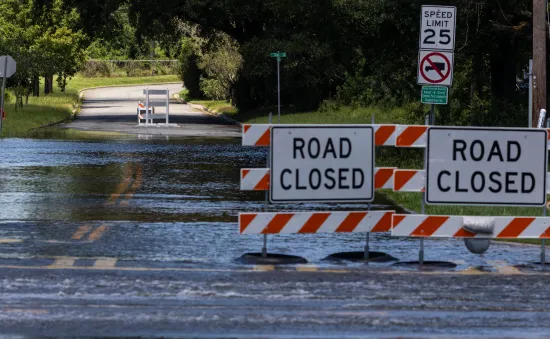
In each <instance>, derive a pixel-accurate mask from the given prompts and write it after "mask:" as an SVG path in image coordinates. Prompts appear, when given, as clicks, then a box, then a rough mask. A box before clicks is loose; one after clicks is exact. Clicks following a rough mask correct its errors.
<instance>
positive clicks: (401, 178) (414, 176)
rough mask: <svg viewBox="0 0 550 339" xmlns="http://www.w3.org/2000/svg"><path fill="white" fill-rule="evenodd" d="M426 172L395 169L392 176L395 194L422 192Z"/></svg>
mask: <svg viewBox="0 0 550 339" xmlns="http://www.w3.org/2000/svg"><path fill="white" fill-rule="evenodd" d="M425 184H426V172H425V171H424V170H410V169H397V170H395V172H394V174H393V190H394V191H395V192H424V190H425V189H424V186H425Z"/></svg>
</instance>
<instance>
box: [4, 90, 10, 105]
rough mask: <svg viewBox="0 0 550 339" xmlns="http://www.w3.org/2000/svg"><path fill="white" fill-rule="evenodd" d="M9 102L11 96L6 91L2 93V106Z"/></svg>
mask: <svg viewBox="0 0 550 339" xmlns="http://www.w3.org/2000/svg"><path fill="white" fill-rule="evenodd" d="M10 100H11V94H10V93H8V91H6V92H5V93H4V104H5V103H7V102H9V101H10Z"/></svg>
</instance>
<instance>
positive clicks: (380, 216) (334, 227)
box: [239, 211, 394, 234]
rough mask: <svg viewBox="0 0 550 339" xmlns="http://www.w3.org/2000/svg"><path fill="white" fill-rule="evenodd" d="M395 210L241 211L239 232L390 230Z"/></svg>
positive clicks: (279, 232)
mask: <svg viewBox="0 0 550 339" xmlns="http://www.w3.org/2000/svg"><path fill="white" fill-rule="evenodd" d="M393 213H394V211H370V212H278V213H241V214H239V231H240V233H241V234H299V233H302V234H305V233H366V232H389V231H390V229H391V223H392V215H393Z"/></svg>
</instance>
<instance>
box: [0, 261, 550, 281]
mask: <svg viewBox="0 0 550 339" xmlns="http://www.w3.org/2000/svg"><path fill="white" fill-rule="evenodd" d="M75 259H78V258H71V257H62V258H61V257H60V258H57V259H56V262H55V263H54V264H52V265H50V266H18V265H0V269H22V270H43V269H70V270H79V271H86V270H109V271H114V270H116V271H139V272H149V271H151V272H214V273H216V272H233V273H262V272H263V273H268V272H272V271H274V270H275V266H273V265H257V266H254V267H253V268H252V269H250V268H246V269H243V268H241V269H239V268H237V269H222V268H184V267H181V268H176V267H169V268H164V267H124V266H115V265H114V264H116V262H115V263H114V264H113V262H114V261H116V259H114V258H113V259H111V258H98V259H97V260H106V259H111V261H110V262H109V264H107V265H101V266H97V265H94V266H91V267H90V266H73V264H74V261H75ZM104 263H106V262H105V261H104ZM296 271H297V270H296V269H288V268H287V269H279V270H277V272H280V273H290V272H296ZM352 272H368V271H361V270H347V269H319V271H317V273H352ZM302 273H315V272H313V271H305V272H302ZM377 273H378V274H391V275H393V274H396V273H398V274H399V273H401V274H404V275H418V274H421V275H437V274H439V275H460V273H459V272H415V271H407V272H404V271H377ZM481 274H487V275H495V276H496V275H499V273H496V272H482V273H481ZM527 275H539V276H550V272H533V273H527Z"/></svg>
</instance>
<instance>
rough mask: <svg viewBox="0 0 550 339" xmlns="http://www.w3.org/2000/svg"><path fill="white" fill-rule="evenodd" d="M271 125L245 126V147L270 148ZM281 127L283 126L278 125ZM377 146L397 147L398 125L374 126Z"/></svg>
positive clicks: (243, 136)
mask: <svg viewBox="0 0 550 339" xmlns="http://www.w3.org/2000/svg"><path fill="white" fill-rule="evenodd" d="M271 126H275V125H270V124H243V131H242V145H243V146H270V145H271V130H270V128H271ZM278 126H281V125H278ZM373 126H374V144H375V145H376V146H395V136H396V133H395V131H396V125H373Z"/></svg>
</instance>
